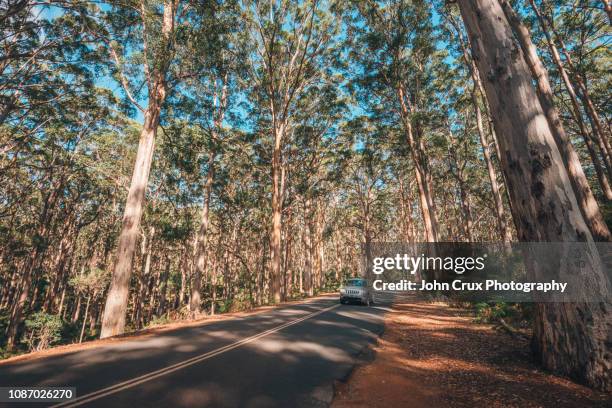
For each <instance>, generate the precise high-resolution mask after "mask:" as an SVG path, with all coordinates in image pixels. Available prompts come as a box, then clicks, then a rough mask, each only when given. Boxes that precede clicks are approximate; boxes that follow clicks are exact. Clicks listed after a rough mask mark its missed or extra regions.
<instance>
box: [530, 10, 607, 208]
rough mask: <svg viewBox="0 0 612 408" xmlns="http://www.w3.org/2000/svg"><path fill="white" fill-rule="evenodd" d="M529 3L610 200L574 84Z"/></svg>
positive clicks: (546, 26)
mask: <svg viewBox="0 0 612 408" xmlns="http://www.w3.org/2000/svg"><path fill="white" fill-rule="evenodd" d="M529 3H530V4H531V8H532V9H533V11H534V13H535V15H536V17H537V18H538V22H539V23H540V28H541V29H542V32H543V33H544V36H545V38H546V43H547V44H548V49H549V51H550V55H551V57H552V59H553V61H554V63H555V65H556V66H557V69H558V70H559V73H560V75H561V78H562V79H563V83H564V85H565V88H566V89H567V93H568V95H569V97H570V101H571V103H572V112H573V116H574V119H575V120H576V123H577V124H578V127H579V128H580V133H581V134H582V138H583V139H584V142H585V145H586V146H587V150H588V152H589V155H590V156H591V161H592V162H593V167H594V168H595V173H596V175H597V180H598V181H599V185H600V187H601V189H602V191H603V193H604V196H605V197H606V199H607V200H612V188H611V187H610V183H609V180H608V176H607V175H606V173H605V172H604V169H603V167H602V165H601V163H600V161H599V157H598V156H597V152H596V151H595V147H594V146H593V142H592V140H591V136H590V134H589V131H588V130H587V127H586V125H585V123H584V120H583V118H582V111H581V109H580V106H579V104H578V95H577V94H576V91H575V89H574V85H573V84H572V81H571V80H570V78H569V75H568V74H567V71H566V70H565V67H564V66H563V62H562V61H561V56H560V55H559V51H558V49H557V46H556V45H555V43H554V41H553V39H552V37H551V34H550V31H549V27H548V24H547V23H546V20H545V19H544V16H543V15H542V13H541V12H540V10H539V8H538V6H537V5H536V4H535V1H534V0H529Z"/></svg>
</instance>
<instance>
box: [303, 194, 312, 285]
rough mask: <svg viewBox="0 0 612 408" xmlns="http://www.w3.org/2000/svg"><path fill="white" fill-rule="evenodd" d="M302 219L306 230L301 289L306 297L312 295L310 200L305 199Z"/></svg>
mask: <svg viewBox="0 0 612 408" xmlns="http://www.w3.org/2000/svg"><path fill="white" fill-rule="evenodd" d="M304 218H305V222H306V228H305V231H304V247H305V248H304V249H305V251H304V252H305V254H304V257H305V262H304V272H305V273H304V274H303V289H304V290H305V291H306V294H307V295H308V296H312V295H313V294H314V287H313V286H314V285H313V282H314V279H313V275H314V257H313V253H314V243H313V241H314V228H315V227H314V214H313V209H312V200H311V199H310V198H307V199H306V203H305V205H304Z"/></svg>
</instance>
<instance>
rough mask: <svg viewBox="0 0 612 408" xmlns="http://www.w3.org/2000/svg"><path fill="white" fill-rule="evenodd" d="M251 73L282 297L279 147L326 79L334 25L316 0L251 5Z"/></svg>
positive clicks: (277, 297)
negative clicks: (265, 145)
mask: <svg viewBox="0 0 612 408" xmlns="http://www.w3.org/2000/svg"><path fill="white" fill-rule="evenodd" d="M246 11H247V12H248V16H247V26H248V30H249V33H250V34H251V39H252V40H253V41H254V43H253V44H252V46H251V49H252V51H251V53H250V56H249V58H250V59H251V62H250V67H251V68H250V71H251V73H250V77H251V80H253V81H254V83H255V85H256V89H255V91H256V94H255V95H254V96H255V97H256V101H257V103H258V104H259V105H260V106H262V107H265V115H266V118H265V120H266V126H267V127H269V131H270V133H271V138H272V146H271V151H272V154H271V156H272V157H271V160H270V162H271V163H270V164H271V178H272V198H271V202H272V223H271V227H270V268H271V280H272V293H271V299H272V300H273V301H274V302H280V301H281V250H282V246H281V231H282V211H283V200H284V193H285V175H286V173H285V171H286V169H285V166H284V164H283V157H282V151H283V147H284V144H285V143H286V137H287V134H288V133H289V132H290V131H291V127H292V126H293V123H292V117H293V115H294V113H295V107H296V104H297V103H298V101H299V100H300V98H301V97H302V95H303V94H304V93H305V92H306V91H307V90H308V89H309V88H310V87H313V86H316V85H318V84H320V83H321V82H324V81H325V77H326V76H327V75H329V72H328V71H327V72H326V66H327V64H328V61H330V60H332V59H333V53H334V44H333V40H334V36H335V34H336V32H335V31H336V30H337V29H338V27H337V26H336V25H334V24H333V20H332V18H331V16H330V15H329V14H328V13H327V12H326V10H325V9H323V7H322V6H321V3H320V2H319V1H318V0H313V1H304V2H301V3H295V2H292V1H287V0H282V1H278V2H270V3H259V2H254V3H249V4H248V7H247V10H246Z"/></svg>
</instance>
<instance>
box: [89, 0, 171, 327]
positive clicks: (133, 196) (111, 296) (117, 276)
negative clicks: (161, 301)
mask: <svg viewBox="0 0 612 408" xmlns="http://www.w3.org/2000/svg"><path fill="white" fill-rule="evenodd" d="M176 8H177V7H176V0H165V1H164V11H163V20H162V27H161V31H162V37H163V39H164V43H165V44H164V45H165V47H163V48H162V51H161V52H162V53H163V55H161V56H160V60H159V61H156V62H155V66H154V69H153V70H152V72H151V77H152V83H151V84H150V91H149V105H148V107H147V109H146V111H145V113H144V123H143V126H142V131H141V133H140V142H139V144H138V151H137V153H136V162H135V163H134V170H133V172H132V181H131V183H130V189H129V191H128V197H127V201H126V204H125V211H124V213H123V220H122V227H121V234H120V236H119V244H118V246H117V253H116V262H115V269H114V271H113V276H112V280H111V285H110V289H109V291H108V295H107V298H106V304H105V306H104V317H103V319H102V330H101V331H100V338H105V337H110V336H116V335H119V334H122V333H123V332H124V330H125V317H126V313H127V308H128V296H129V291H130V287H129V286H130V277H131V275H132V260H133V258H134V249H135V247H136V240H137V238H138V229H139V226H140V219H141V216H142V206H143V203H144V199H145V193H146V189H147V183H148V181H149V172H150V170H151V161H152V160H153V149H154V145H155V137H156V135H157V127H158V126H159V119H160V114H161V109H162V106H163V103H164V101H165V99H166V92H167V89H166V87H167V80H166V76H167V71H168V69H169V66H170V62H171V61H172V57H173V41H174V34H173V33H174V19H175V16H176ZM143 18H144V16H143ZM145 35H146V33H145ZM146 63H147V62H146V61H145V64H146Z"/></svg>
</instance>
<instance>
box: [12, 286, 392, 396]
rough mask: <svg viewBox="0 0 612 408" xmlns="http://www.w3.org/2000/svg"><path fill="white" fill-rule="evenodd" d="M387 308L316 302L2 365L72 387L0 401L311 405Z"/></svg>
mask: <svg viewBox="0 0 612 408" xmlns="http://www.w3.org/2000/svg"><path fill="white" fill-rule="evenodd" d="M385 310H386V307H385V306H384V305H381V304H377V305H375V306H372V307H367V306H360V305H339V303H338V299H337V297H325V298H317V299H315V300H311V301H306V302H303V303H299V304H291V305H287V306H282V307H279V308H275V309H270V310H267V311H264V312H261V313H257V314H253V315H250V316H245V317H239V318H230V319H226V320H219V321H215V322H212V323H210V322H209V323H205V324H202V325H200V326H195V327H185V328H179V329H176V330H173V331H167V332H164V333H158V334H156V335H154V336H151V337H146V338H141V339H138V340H136V339H134V340H125V341H121V342H117V343H114V344H103V345H100V346H99V347H95V348H91V349H87V350H81V351H75V352H70V353H68V354H62V355H55V356H49V357H46V358H40V359H35V360H31V361H22V362H15V363H11V364H6V365H0V386H4V387H9V386H18V387H27V386H38V387H75V388H76V396H77V398H76V399H74V400H72V401H70V402H67V403H47V404H39V403H25V402H20V403H13V404H6V403H4V405H3V404H2V403H0V406H16V407H32V406H52V405H56V406H62V407H64V406H66V407H68V406H86V407H209V406H210V407H319V406H327V405H328V404H329V403H330V402H331V399H332V396H333V384H334V381H335V380H343V379H346V377H347V376H348V375H349V374H350V372H351V370H352V368H353V366H354V365H355V363H356V362H357V361H358V359H359V358H360V355H361V354H362V352H363V350H364V349H365V348H366V347H367V346H368V344H369V343H371V342H372V341H374V340H375V339H376V338H377V337H378V336H379V335H380V333H381V332H382V330H383V315H384V313H385Z"/></svg>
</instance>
